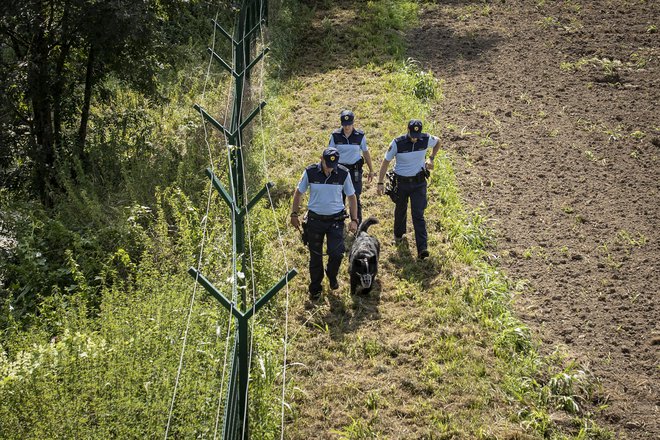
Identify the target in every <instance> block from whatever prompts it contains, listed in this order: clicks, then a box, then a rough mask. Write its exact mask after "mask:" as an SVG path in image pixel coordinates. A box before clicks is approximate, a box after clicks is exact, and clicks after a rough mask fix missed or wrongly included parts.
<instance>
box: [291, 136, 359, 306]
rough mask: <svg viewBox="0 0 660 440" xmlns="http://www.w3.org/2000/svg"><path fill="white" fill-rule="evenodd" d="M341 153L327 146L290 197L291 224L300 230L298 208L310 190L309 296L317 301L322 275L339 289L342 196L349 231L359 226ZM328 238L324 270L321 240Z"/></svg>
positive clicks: (341, 257) (342, 242)
mask: <svg viewBox="0 0 660 440" xmlns="http://www.w3.org/2000/svg"><path fill="white" fill-rule="evenodd" d="M339 158H340V154H339V151H337V149H336V148H334V147H328V148H326V149H325V150H324V151H323V154H322V155H321V162H319V163H315V164H312V165H310V166H308V167H307V168H306V169H305V171H304V172H303V175H302V177H301V178H300V181H299V182H298V186H297V187H296V190H295V192H294V194H293V203H292V207H291V224H292V225H293V226H294V227H295V228H298V229H300V219H299V212H298V209H299V207H300V200H301V198H302V195H303V194H304V193H305V192H306V191H307V189H308V188H309V202H308V203H307V226H306V233H307V240H308V244H307V246H308V248H309V254H310V255H309V277H310V283H309V295H310V297H311V298H312V299H317V298H318V297H319V296H320V295H321V292H322V290H323V289H322V287H321V282H322V281H323V274H324V272H325V274H326V275H327V276H328V282H329V284H330V288H331V289H332V290H335V289H337V288H339V282H338V281H337V275H338V273H339V266H340V265H341V260H342V259H343V257H344V250H345V249H344V220H345V219H346V211H345V210H344V201H343V200H342V193H343V194H346V196H347V198H348V205H349V211H350V218H351V222H350V223H349V225H348V229H349V230H350V231H351V232H356V231H357V227H358V219H357V200H356V196H355V189H353V182H352V181H351V179H350V177H349V172H348V170H347V169H346V168H345V167H344V166H342V165H340V164H339ZM326 237H327V245H326V253H327V255H328V264H327V266H326V267H325V271H324V269H323V240H324V238H326Z"/></svg>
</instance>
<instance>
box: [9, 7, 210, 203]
mask: <svg viewBox="0 0 660 440" xmlns="http://www.w3.org/2000/svg"><path fill="white" fill-rule="evenodd" d="M207 8H208V6H207V5H206V4H205V3H202V2H199V1H192V2H191V1H184V0H145V1H137V2H136V1H131V0H115V1H112V2H106V1H98V0H25V1H17V0H10V1H9V2H2V5H1V6H0V50H1V52H0V54H1V56H0V88H1V90H2V94H1V95H2V98H1V100H0V107H1V109H2V113H1V116H0V123H1V124H2V133H1V134H0V136H1V139H0V141H1V142H2V144H3V145H7V149H6V151H5V152H3V154H2V158H1V159H0V160H1V161H2V162H0V165H2V166H3V169H4V173H3V175H2V176H1V177H0V178H2V181H3V183H4V184H5V185H7V186H16V185H19V184H20V183H21V177H23V174H25V175H28V176H29V177H31V179H30V180H31V184H32V185H31V189H32V190H33V192H34V193H35V194H36V195H37V196H39V197H40V198H41V200H42V201H43V202H44V203H45V204H46V205H51V204H52V202H53V194H54V193H56V192H58V191H59V190H61V182H60V181H59V179H58V174H61V173H62V172H63V171H64V172H65V174H68V173H70V172H71V171H75V172H74V177H79V176H78V175H79V174H80V173H81V172H85V171H88V170H89V168H90V164H89V160H90V159H89V156H88V154H87V151H88V148H86V140H87V137H88V127H89V118H90V107H91V105H92V101H93V99H95V98H96V97H98V96H103V93H104V90H103V81H104V80H105V79H106V78H107V77H109V76H113V77H115V78H116V79H118V80H120V81H122V82H123V83H125V84H127V85H128V86H129V87H131V88H133V89H135V90H138V91H139V92H141V93H143V94H145V95H147V96H150V97H152V98H154V99H155V100H156V101H158V99H161V98H162V96H160V93H159V87H158V77H159V72H161V71H163V70H165V69H167V68H168V67H170V66H171V65H172V63H174V62H175V61H176V60H177V59H179V58H180V57H181V55H182V52H181V50H180V47H181V44H182V43H184V44H185V43H187V41H188V40H189V39H190V38H191V37H192V36H193V35H195V33H196V32H198V30H197V29H196V27H195V25H197V24H199V22H200V21H201V20H202V19H207V18H208V15H210V12H209V11H207V10H206V9H207ZM205 30H206V31H208V27H206V29H205ZM24 157H26V158H27V161H26V160H24V159H23V158H24ZM73 163H78V164H79V165H80V166H81V167H82V168H81V169H77V168H76V167H75V166H73ZM62 167H63V168H62ZM21 173H22V174H21Z"/></svg>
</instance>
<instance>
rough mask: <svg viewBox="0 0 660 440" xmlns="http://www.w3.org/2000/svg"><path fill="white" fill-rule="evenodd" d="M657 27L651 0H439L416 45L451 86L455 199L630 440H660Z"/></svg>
mask: <svg viewBox="0 0 660 440" xmlns="http://www.w3.org/2000/svg"><path fill="white" fill-rule="evenodd" d="M657 27H660V4H659V3H658V2H657V1H634V2H633V1H615V0H612V1H605V0H597V1H589V2H587V1H565V2H556V1H553V2H550V1H545V2H544V1H511V0H506V1H504V0H503V1H501V2H500V1H498V2H487V3H486V2H467V1H444V2H439V4H437V5H433V6H431V7H429V9H428V10H427V12H426V13H425V15H424V18H423V19H422V23H421V31H420V32H416V33H415V34H411V36H410V37H409V40H410V41H409V42H410V47H411V49H410V51H411V54H412V55H413V56H414V57H415V58H416V59H419V60H420V61H421V62H422V65H423V66H424V67H425V68H429V69H432V70H433V72H434V73H435V75H436V76H437V77H438V78H441V79H443V80H444V81H445V84H444V86H443V89H444V91H445V95H446V96H445V100H444V101H443V102H442V103H441V105H440V106H439V108H438V109H437V113H436V120H437V121H439V122H440V123H441V125H442V126H443V127H446V129H445V130H444V134H443V142H444V146H445V148H446V149H447V150H448V151H450V153H451V155H452V157H454V159H455V162H456V164H455V165H456V172H457V176H458V178H459V182H460V185H461V187H462V189H463V191H464V195H465V197H466V198H467V200H468V201H469V202H470V204H472V205H473V206H477V205H479V204H481V203H484V204H485V206H486V208H487V213H488V215H489V216H490V217H492V219H493V226H494V228H495V230H496V231H497V237H496V245H495V249H496V251H495V253H496V255H498V256H499V258H500V261H501V266H502V267H503V268H504V269H505V270H506V271H507V272H508V273H509V275H510V276H511V277H512V278H514V279H516V280H520V279H526V280H528V283H527V286H528V287H527V288H526V289H525V290H524V294H523V295H521V296H520V297H519V299H518V300H517V303H516V307H517V310H518V313H519V315H520V316H521V317H522V318H523V319H524V320H525V321H526V322H527V323H528V324H529V325H530V326H531V327H532V328H533V329H534V330H535V331H536V332H537V334H538V336H539V337H540V339H542V341H543V344H544V347H543V348H544V351H547V352H551V351H554V350H555V348H556V347H560V348H561V349H563V350H564V351H565V352H567V353H568V355H569V356H570V357H573V358H576V359H577V360H578V361H579V362H580V363H581V364H582V365H584V366H586V367H587V368H589V369H590V370H591V371H592V372H593V373H595V374H596V375H597V376H598V377H599V378H601V379H602V384H603V387H604V390H603V391H604V393H605V395H608V396H609V400H608V402H607V403H608V404H609V407H607V408H606V409H605V410H604V411H603V413H602V420H601V423H603V424H604V425H606V426H608V427H609V428H610V429H612V430H614V431H615V432H617V435H618V437H620V438H629V439H652V438H653V439H656V438H660V426H659V424H658V421H659V420H660V413H659V411H658V405H659V404H660V392H659V390H658V387H659V384H660V373H659V368H660V367H659V363H658V353H659V347H660V330H659V329H658V320H659V319H658V318H659V317H660V313H659V312H660V307H659V306H658V302H657V300H658V294H657V293H658V285H659V284H660V268H659V267H658V262H659V260H660V241H659V238H660V237H659V234H658V226H660V168H659V165H660V164H659V162H658V155H659V153H660V110H659V109H658V106H657V104H658V102H660V69H659V67H660V62H659V61H660V60H659V57H660V50H659V47H660V44H659V42H660V32H658V29H657ZM580 60H581V61H580ZM613 60H616V61H613ZM562 63H564V64H562ZM608 69H609V70H608Z"/></svg>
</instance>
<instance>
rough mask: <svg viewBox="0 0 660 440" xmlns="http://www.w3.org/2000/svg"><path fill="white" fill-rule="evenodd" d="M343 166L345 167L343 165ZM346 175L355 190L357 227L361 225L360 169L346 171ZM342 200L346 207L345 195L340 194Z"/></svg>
mask: <svg viewBox="0 0 660 440" xmlns="http://www.w3.org/2000/svg"><path fill="white" fill-rule="evenodd" d="M344 166H345V165H344ZM348 174H349V175H350V176H351V182H353V188H354V189H355V198H356V199H357V209H358V225H359V224H360V223H362V203H361V202H360V194H362V167H361V166H359V167H355V169H353V168H351V169H349V171H348ZM341 196H342V200H343V201H344V205H346V194H344V193H342V195H341Z"/></svg>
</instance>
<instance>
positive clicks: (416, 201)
mask: <svg viewBox="0 0 660 440" xmlns="http://www.w3.org/2000/svg"><path fill="white" fill-rule="evenodd" d="M408 199H410V214H411V215H412V223H413V228H414V229H415V243H416V244H417V254H419V253H420V252H422V251H423V250H426V249H427V247H428V237H427V234H426V220H424V210H425V209H426V206H427V201H426V181H424V182H420V183H404V182H399V183H398V200H397V202H396V205H395V207H394V236H395V237H402V236H403V234H405V233H406V221H407V218H406V217H407V211H408Z"/></svg>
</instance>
